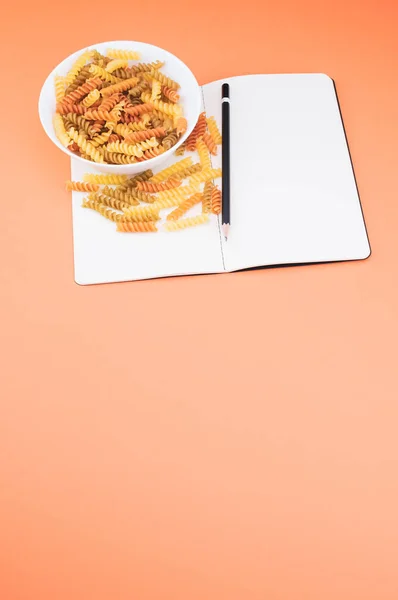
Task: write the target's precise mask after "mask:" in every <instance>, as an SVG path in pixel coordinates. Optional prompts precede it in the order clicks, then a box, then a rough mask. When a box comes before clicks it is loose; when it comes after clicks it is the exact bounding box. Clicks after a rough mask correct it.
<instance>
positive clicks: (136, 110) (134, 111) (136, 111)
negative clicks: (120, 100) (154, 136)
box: [125, 102, 153, 116]
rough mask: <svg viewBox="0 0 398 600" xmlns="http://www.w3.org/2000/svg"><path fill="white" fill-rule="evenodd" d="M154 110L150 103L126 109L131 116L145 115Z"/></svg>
mask: <svg viewBox="0 0 398 600" xmlns="http://www.w3.org/2000/svg"><path fill="white" fill-rule="evenodd" d="M152 109H153V105H152V104H151V103H150V102H147V103H145V104H138V105H137V106H130V107H128V108H126V109H125V111H126V113H127V114H129V115H135V116H138V115H143V114H144V113H149V112H151V111H152Z"/></svg>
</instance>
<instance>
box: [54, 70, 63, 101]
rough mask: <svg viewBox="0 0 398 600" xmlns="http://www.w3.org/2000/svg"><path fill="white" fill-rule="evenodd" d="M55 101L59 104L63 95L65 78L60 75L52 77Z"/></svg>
mask: <svg viewBox="0 0 398 600" xmlns="http://www.w3.org/2000/svg"><path fill="white" fill-rule="evenodd" d="M54 87H55V99H56V101H57V102H60V101H61V100H62V98H63V97H64V95H65V78H64V77H61V76H60V75H56V76H55V77H54Z"/></svg>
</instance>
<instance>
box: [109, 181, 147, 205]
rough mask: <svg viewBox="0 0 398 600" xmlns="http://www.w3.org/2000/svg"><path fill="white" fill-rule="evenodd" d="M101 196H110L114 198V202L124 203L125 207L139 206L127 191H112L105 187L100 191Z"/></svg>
mask: <svg viewBox="0 0 398 600" xmlns="http://www.w3.org/2000/svg"><path fill="white" fill-rule="evenodd" d="M102 194H103V195H104V196H110V197H111V198H115V200H120V201H121V202H124V203H125V204H126V205H127V206H136V205H138V204H139V202H138V200H137V199H136V198H134V196H133V195H132V194H129V193H128V191H126V192H125V191H123V190H118V189H113V188H110V187H108V186H107V185H106V186H105V187H104V188H103V189H102Z"/></svg>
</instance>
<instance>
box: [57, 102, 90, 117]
mask: <svg viewBox="0 0 398 600" xmlns="http://www.w3.org/2000/svg"><path fill="white" fill-rule="evenodd" d="M86 112H87V109H86V107H85V106H82V105H81V104H60V105H59V106H58V107H57V113H58V114H59V115H67V114H68V113H75V114H77V115H84V114H86Z"/></svg>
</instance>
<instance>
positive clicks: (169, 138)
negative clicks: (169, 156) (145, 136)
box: [162, 131, 178, 150]
mask: <svg viewBox="0 0 398 600" xmlns="http://www.w3.org/2000/svg"><path fill="white" fill-rule="evenodd" d="M177 141H178V135H177V132H176V131H172V132H171V133H169V134H168V135H166V137H165V138H163V140H162V146H163V148H164V149H165V150H170V148H172V147H173V146H175V144H176V143H177Z"/></svg>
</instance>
